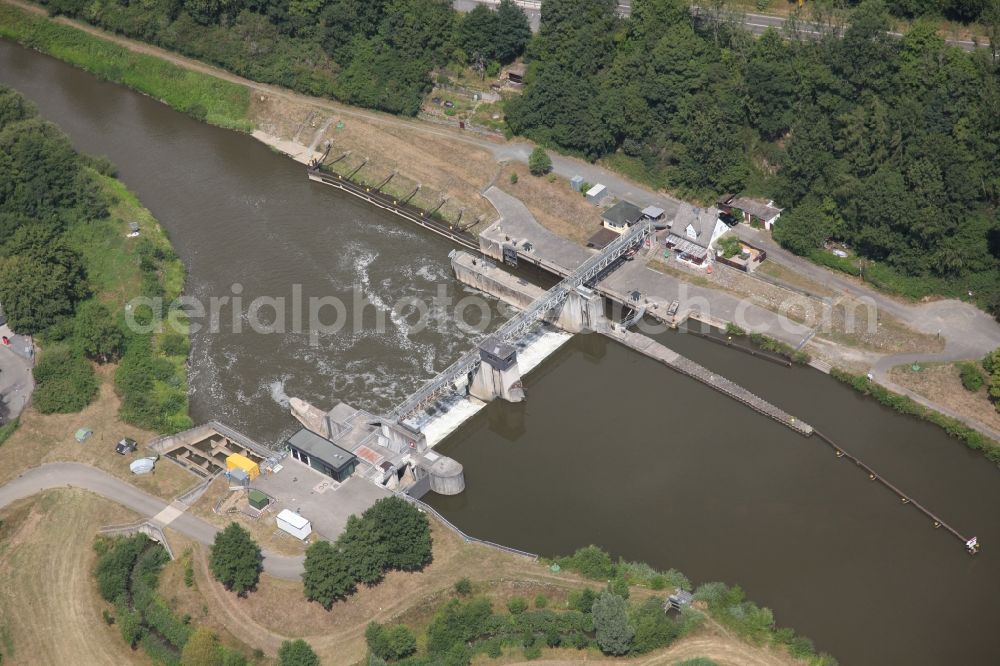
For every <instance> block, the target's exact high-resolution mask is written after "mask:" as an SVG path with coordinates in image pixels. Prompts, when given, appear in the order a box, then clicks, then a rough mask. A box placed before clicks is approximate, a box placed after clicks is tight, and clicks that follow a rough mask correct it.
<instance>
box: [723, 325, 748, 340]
mask: <svg viewBox="0 0 1000 666" xmlns="http://www.w3.org/2000/svg"><path fill="white" fill-rule="evenodd" d="M746 334H747V332H746V331H745V330H743V329H742V328H740V327H739V326H737V325H736V324H734V323H733V322H729V323H728V324H726V335H731V336H733V337H738V338H742V337H743V336H745V335H746Z"/></svg>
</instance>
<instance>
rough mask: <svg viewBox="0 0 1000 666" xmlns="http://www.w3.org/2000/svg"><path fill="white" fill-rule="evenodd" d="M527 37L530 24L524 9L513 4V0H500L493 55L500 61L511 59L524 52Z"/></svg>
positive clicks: (528, 36)
mask: <svg viewBox="0 0 1000 666" xmlns="http://www.w3.org/2000/svg"><path fill="white" fill-rule="evenodd" d="M529 39H531V26H530V25H529V23H528V17H527V16H525V14H524V11H523V10H522V9H521V8H520V7H518V6H517V5H515V4H514V0H500V6H499V7H497V27H496V42H495V44H496V47H495V50H494V57H495V58H496V59H497V60H499V61H500V62H502V63H508V62H511V61H513V60H514V59H515V58H517V57H518V56H519V55H521V54H522V53H523V52H524V47H525V46H526V45H527V43H528V40H529Z"/></svg>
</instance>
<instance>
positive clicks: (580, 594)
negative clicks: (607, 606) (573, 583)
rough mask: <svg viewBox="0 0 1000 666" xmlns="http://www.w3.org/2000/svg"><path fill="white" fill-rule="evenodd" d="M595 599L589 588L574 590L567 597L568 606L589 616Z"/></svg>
mask: <svg viewBox="0 0 1000 666" xmlns="http://www.w3.org/2000/svg"><path fill="white" fill-rule="evenodd" d="M596 599H597V593H596V592H594V591H593V590H592V589H590V588H589V587H587V588H584V589H582V590H574V591H573V592H571V593H570V595H569V600H568V605H569V607H570V608H572V609H573V610H578V611H580V612H581V613H586V614H588V615H589V614H590V612H591V611H592V610H593V608H594V601H595V600H596Z"/></svg>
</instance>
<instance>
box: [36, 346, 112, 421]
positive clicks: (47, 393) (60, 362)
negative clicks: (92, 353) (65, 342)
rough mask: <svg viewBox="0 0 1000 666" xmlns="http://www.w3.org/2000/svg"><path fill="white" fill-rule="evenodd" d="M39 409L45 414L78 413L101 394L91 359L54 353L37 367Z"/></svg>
mask: <svg viewBox="0 0 1000 666" xmlns="http://www.w3.org/2000/svg"><path fill="white" fill-rule="evenodd" d="M34 374H35V382H36V387H35V394H34V402H35V407H37V408H38V411H40V412H41V413H43V414H55V413H59V414H69V413H72V412H78V411H80V410H81V409H83V408H84V407H86V406H87V405H89V404H90V401H91V400H93V399H94V396H95V395H96V394H97V379H96V377H94V369H93V367H91V365H90V363H89V362H87V359H85V358H83V356H80V355H78V354H74V353H72V352H70V351H68V350H61V349H60V350H53V351H50V352H48V353H46V354H44V355H43V356H42V360H41V361H39V363H38V365H37V366H36V367H35V373H34Z"/></svg>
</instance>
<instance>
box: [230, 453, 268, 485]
mask: <svg viewBox="0 0 1000 666" xmlns="http://www.w3.org/2000/svg"><path fill="white" fill-rule="evenodd" d="M226 469H227V470H230V471H231V470H234V469H241V470H243V471H244V472H246V473H247V476H249V477H250V480H251V481H253V480H254V479H256V478H257V477H258V476H260V467H259V466H258V465H257V463H255V462H254V461H252V460H250V459H249V458H247V457H246V456H241V455H240V454H238V453H234V454H233V455H231V456H229V457H228V458H226Z"/></svg>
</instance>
